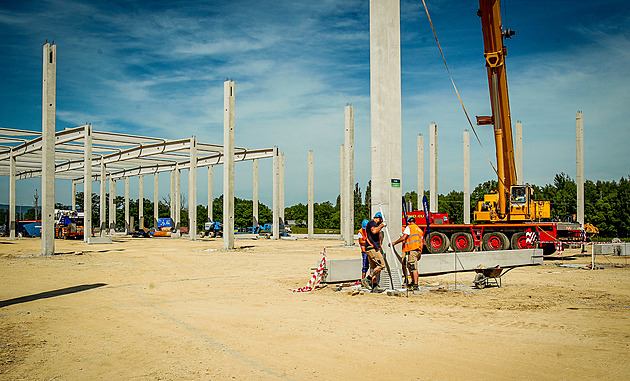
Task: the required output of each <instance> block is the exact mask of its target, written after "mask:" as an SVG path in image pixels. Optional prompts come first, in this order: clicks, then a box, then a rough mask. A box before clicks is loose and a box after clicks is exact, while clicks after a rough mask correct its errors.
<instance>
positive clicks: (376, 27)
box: [370, 0, 402, 285]
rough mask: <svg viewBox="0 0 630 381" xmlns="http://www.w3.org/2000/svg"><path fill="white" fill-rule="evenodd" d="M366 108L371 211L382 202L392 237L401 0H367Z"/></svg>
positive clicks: (398, 170)
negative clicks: (368, 11) (368, 121)
mask: <svg viewBox="0 0 630 381" xmlns="http://www.w3.org/2000/svg"><path fill="white" fill-rule="evenodd" d="M370 113H371V123H370V124H371V128H370V130H371V175H372V213H371V214H372V215H374V213H375V212H377V211H379V210H380V209H381V208H382V209H383V214H384V218H385V220H386V221H387V222H388V224H389V227H388V229H389V232H391V236H392V239H396V238H397V237H398V236H399V235H400V232H401V231H402V218H401V215H402V202H401V200H402V184H401V179H402V153H401V151H402V150H401V145H402V136H401V124H402V122H401V82H400V0H370ZM379 204H381V205H382V206H381V208H379ZM383 249H384V250H386V258H385V259H386V260H387V262H388V263H389V265H390V268H391V270H392V275H394V274H396V273H397V277H395V278H397V280H398V282H402V277H401V272H400V269H401V267H400V263H399V262H398V261H397V260H396V258H395V256H394V254H393V252H392V250H391V249H390V248H388V246H387V245H383ZM394 269H396V270H397V271H394ZM383 285H384V283H383Z"/></svg>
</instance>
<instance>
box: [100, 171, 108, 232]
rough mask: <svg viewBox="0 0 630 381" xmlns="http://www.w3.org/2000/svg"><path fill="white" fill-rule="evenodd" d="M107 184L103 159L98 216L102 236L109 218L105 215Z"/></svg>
mask: <svg viewBox="0 0 630 381" xmlns="http://www.w3.org/2000/svg"><path fill="white" fill-rule="evenodd" d="M105 184H107V175H106V173H105V163H103V161H101V181H100V182H99V185H100V186H99V205H98V206H99V213H98V217H99V233H100V236H101V237H105V227H106V226H107V225H106V223H107V218H106V216H105V211H106V210H107V208H106V204H105V203H106V201H105V199H106V193H107V189H106V187H105Z"/></svg>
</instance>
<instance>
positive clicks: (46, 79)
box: [42, 43, 57, 255]
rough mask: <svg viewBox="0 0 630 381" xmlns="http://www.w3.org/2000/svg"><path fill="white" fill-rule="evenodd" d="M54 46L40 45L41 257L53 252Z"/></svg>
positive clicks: (55, 61) (55, 75)
mask: <svg viewBox="0 0 630 381" xmlns="http://www.w3.org/2000/svg"><path fill="white" fill-rule="evenodd" d="M56 104H57V46H56V45H49V44H48V43H46V44H44V49H43V78H42V255H53V254H54V253H55V114H56Z"/></svg>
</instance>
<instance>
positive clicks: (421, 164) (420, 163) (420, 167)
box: [416, 134, 424, 210]
mask: <svg viewBox="0 0 630 381" xmlns="http://www.w3.org/2000/svg"><path fill="white" fill-rule="evenodd" d="M417 146H418V168H417V169H418V188H417V190H416V192H417V193H418V198H417V200H416V208H417V209H418V210H422V198H423V197H424V136H422V134H418V142H417Z"/></svg>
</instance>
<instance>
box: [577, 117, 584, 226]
mask: <svg viewBox="0 0 630 381" xmlns="http://www.w3.org/2000/svg"><path fill="white" fill-rule="evenodd" d="M575 132H576V139H575V142H576V165H577V176H576V178H577V179H576V183H577V222H578V223H579V224H580V225H581V226H584V115H583V114H582V113H581V112H578V113H577V114H576V116H575Z"/></svg>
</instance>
